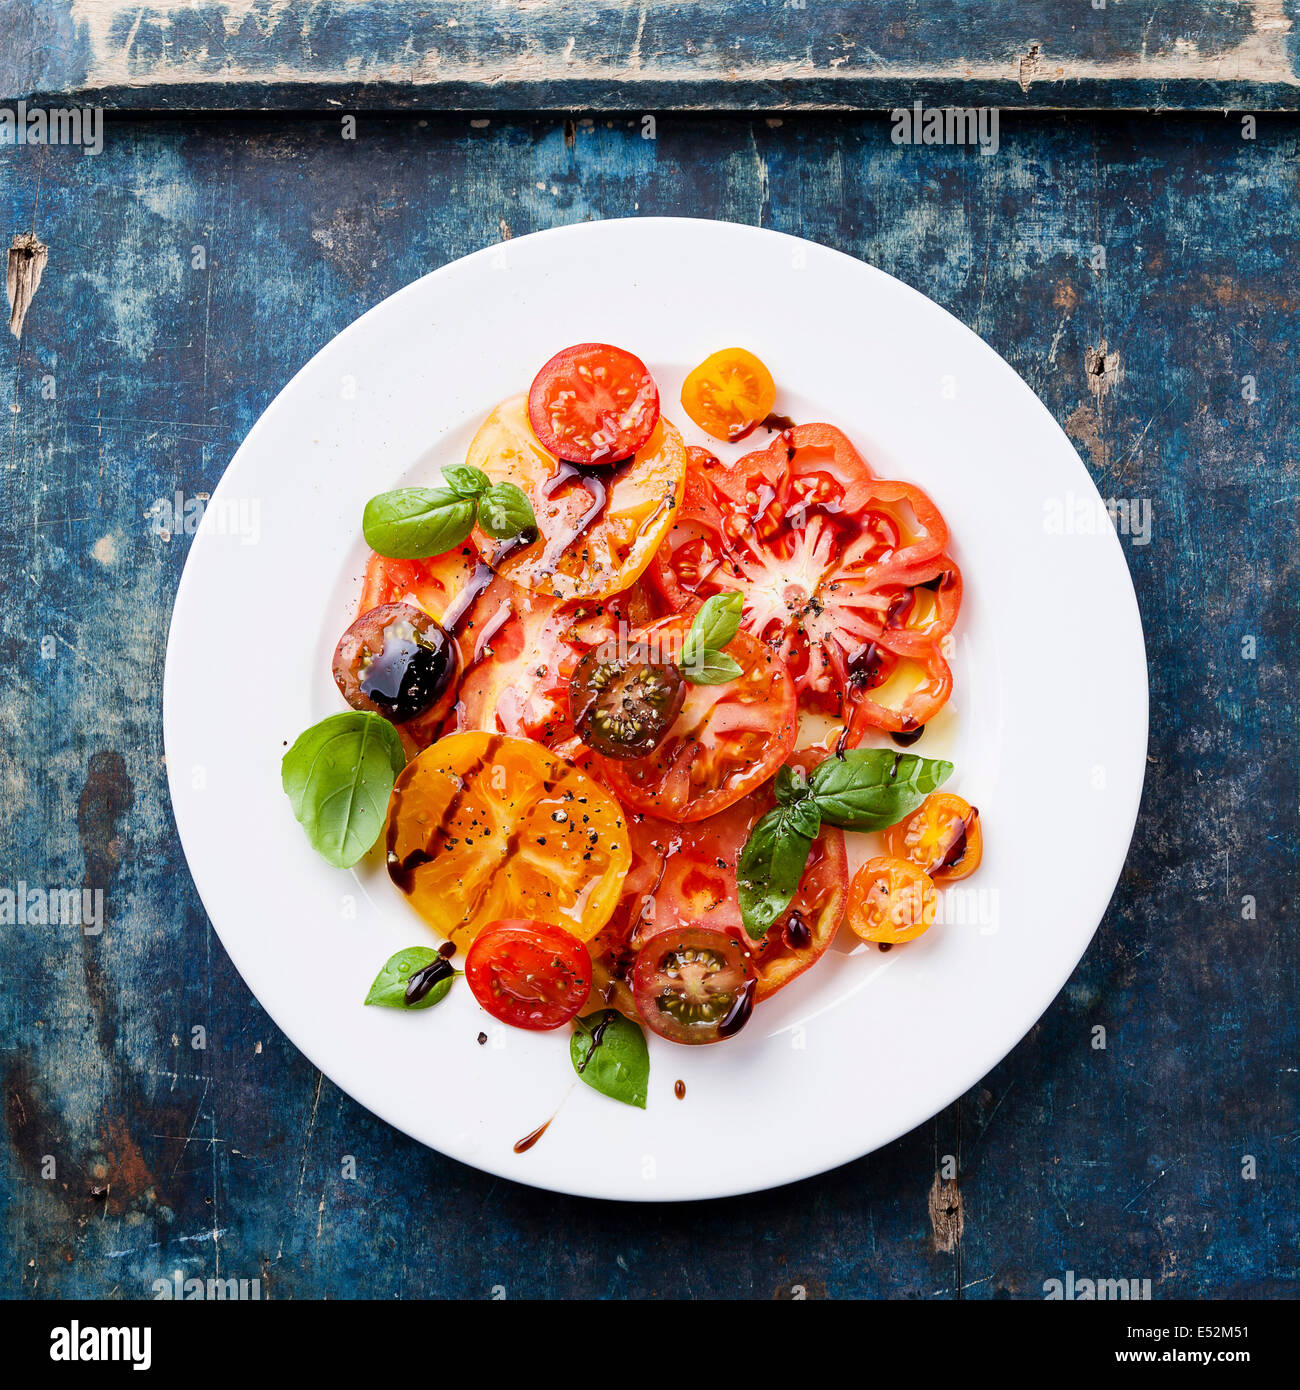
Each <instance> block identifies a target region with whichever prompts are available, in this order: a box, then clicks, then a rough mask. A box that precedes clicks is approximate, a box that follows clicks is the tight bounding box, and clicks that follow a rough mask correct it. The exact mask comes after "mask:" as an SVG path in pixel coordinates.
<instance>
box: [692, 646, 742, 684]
mask: <svg viewBox="0 0 1300 1390" xmlns="http://www.w3.org/2000/svg"><path fill="white" fill-rule="evenodd" d="M744 674H745V668H744V667H743V666H742V665H741V664H740V662H738V661H737V660H736V658H735V657H734V656H728V655H727V654H726V652H715V651H705V652H699V653H698V654H697V656H696V659H695V661H694V662H693V663H691V664H690V665H689V666H683V667H682V675H683V676H684V677H685V678H686V680H688V681H689V682H690V683H691V684H692V685H726V684H727V682H728V681H734V680H735V679H736V678H737V677H738V676H743V675H744Z"/></svg>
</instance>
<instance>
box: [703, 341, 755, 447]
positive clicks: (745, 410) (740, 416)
mask: <svg viewBox="0 0 1300 1390" xmlns="http://www.w3.org/2000/svg"><path fill="white" fill-rule="evenodd" d="M775 404H776V383H775V382H774V381H773V380H772V373H771V372H769V371H768V369H767V368H766V367H765V366H764V365H763V364H762V363H761V362H760V361H759V360H758V358H757V357H755V356H754V354H753V353H752V352H746V351H745V349H744V348H723V349H722V351H721V352H715V353H714V354H713V356H712V357H706V358H705V359H704V361H703V362H701V363H700V365H699V366H698V367H696V369H695V370H694V371H693V372H692V373H691V374H690V376H688V377H687V378H686V381H685V382H684V383H683V385H682V409H683V410H684V411H685V412H686V413H687V414H688V415H689V416H690V417H691V419H692V420H694V421H695V423H696V424H697V425H698V426H699V427H700V428H701V429H702V430H703V431H704V432H705V433H706V434H711V435H712V436H713V437H714V439H726V440H737V439H741V438H743V437H744V436H745V435H747V434H748V433H749V432H750V430H752V429H753V428H754V426H755V425H757V424H761V423H762V421H764V420H766V419H767V417H768V416H769V415H770V414H771V413H772V407H773V406H774V405H775Z"/></svg>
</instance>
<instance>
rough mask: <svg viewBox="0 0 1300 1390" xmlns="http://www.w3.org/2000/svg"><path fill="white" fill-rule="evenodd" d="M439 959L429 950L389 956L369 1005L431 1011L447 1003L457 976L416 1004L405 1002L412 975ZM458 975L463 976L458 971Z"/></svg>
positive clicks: (414, 948)
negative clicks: (441, 1000)
mask: <svg viewBox="0 0 1300 1390" xmlns="http://www.w3.org/2000/svg"><path fill="white" fill-rule="evenodd" d="M437 959H438V952H437V951H435V950H433V949H432V948H430V947H428V946H408V947H407V948H406V950H404V951H398V952H397V954H396V955H394V956H389V958H388V961H387V963H386V964H385V965H384V968H383V969H382V970H381V971H380V972H379V974H378V975H376V976H375V982H374V984H372V985H371V986H370V993H369V994H367V995H366V1003H367V1004H379V1005H382V1007H384V1008H386V1009H431V1008H432V1007H433V1006H434V1005H435V1004H436V1003H438V1001H439V1000H440V999H445V998H446V995H447V991H448V990H449V989H450V988H451V986H452V983H453V982H454V980H455V978H456V976H455V975H448V976H447V978H446V979H445V980H439V981H438V983H437V984H436V985H434V987H433V988H432V989H431V990H430V991H429V992H428V994H426V995H425V996H424V998H423V999H421V1000H419V1001H417V1002H416V1003H414V1004H408V1003H407V1002H406V984H407V981H408V980H409V979H410V978H411V976H412V975H414V974H416V973H417V972H418V971H420V970H423V969H424V968H425V966H426V965H432V964H433V963H434V961H436V960H437ZM456 973H457V974H459V973H460V972H459V971H457V972H456Z"/></svg>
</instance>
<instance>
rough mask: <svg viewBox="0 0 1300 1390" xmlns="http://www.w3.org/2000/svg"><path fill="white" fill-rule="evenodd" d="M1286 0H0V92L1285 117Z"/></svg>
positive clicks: (213, 99)
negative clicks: (1064, 109) (422, 1)
mask: <svg viewBox="0 0 1300 1390" xmlns="http://www.w3.org/2000/svg"><path fill="white" fill-rule="evenodd" d="M1296 10H1297V0H1149V3H1145V4H1140V3H1137V0H1015V3H990V0H894V2H893V3H890V4H877V3H864V0H581V3H579V2H578V0H491V2H490V0H439V3H437V4H433V5H412V4H409V3H406V0H352V3H348V4H345V5H339V4H336V3H332V0H200V2H199V3H193V4H176V3H172V2H171V0H154V3H152V4H151V3H148V2H147V0H146V3H143V4H140V3H135V0H0V95H3V96H6V97H20V96H33V95H35V96H41V95H45V94H50V93H54V94H63V95H67V94H73V95H76V96H80V97H84V98H86V99H95V100H102V101H104V102H105V103H107V104H110V105H118V106H127V107H135V108H149V109H158V108H161V107H170V108H173V109H190V110H202V109H210V108H228V109H232V110H244V109H255V108H263V109H265V108H274V107H287V108H290V109H304V108H310V107H312V106H318V107H321V108H328V107H329V106H331V105H335V104H338V103H344V104H346V105H351V106H360V107H369V108H371V109H394V108H402V107H436V108H439V109H443V110H446V109H450V108H458V109H493V108H494V109H497V110H511V109H530V110H535V109H538V108H549V109H562V108H565V107H576V106H587V107H590V108H593V109H596V108H599V109H604V110H610V109H623V110H647V109H651V110H652V109H655V108H656V107H674V108H681V107H703V108H721V107H728V108H747V109H772V108H774V107H777V106H806V107H814V108H821V107H827V106H837V107H861V108H881V107H892V106H899V105H908V104H910V103H911V102H912V101H913V100H914V99H921V100H924V101H926V102H927V103H932V104H937V103H939V102H943V101H954V100H955V101H957V102H958V104H965V105H971V104H977V103H978V104H985V103H992V104H997V105H1002V106H1037V107H1059V106H1073V107H1090V106H1105V107H1109V108H1114V107H1118V106H1129V107H1140V108H1152V107H1181V108H1196V109H1202V110H1213V109H1217V108H1222V107H1225V106H1242V107H1246V108H1254V109H1278V108H1287V109H1295V107H1296V105H1297V101H1298V99H1300V80H1298V73H1300V70H1298V69H1297V46H1296V32H1295V19H1296Z"/></svg>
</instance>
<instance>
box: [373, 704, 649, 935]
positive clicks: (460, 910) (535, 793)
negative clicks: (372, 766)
mask: <svg viewBox="0 0 1300 1390" xmlns="http://www.w3.org/2000/svg"><path fill="white" fill-rule="evenodd" d="M387 845H388V872H389V875H390V876H391V878H392V880H393V882H394V883H396V884H397V886H398V887H399V888H400V889H401V890H402V891H403V892H404V893H405V894H406V895H407V896H408V897H409V898H410V900H411V903H412V905H413V906H414V907H415V909H416V911H417V912H419V914H420V915H421V916H422V917H423V918H424V919H425V921H427V922H428V923H429V925H430V926H432V927H433V928H434V929H435V930H436V931H437V932H439V933H440V934H441V935H443V936H445V937H448V938H450V940H452V941H454V942H455V943H456V945H457V946H458V947H459V948H460V949H461V950H465V949H466V948H467V947H468V946H469V943H470V942H471V941H473V940H474V938H475V937H476V936H477V935H478V933H479V932H480V930H482V928H483V927H485V926H486V925H487V924H488V923H489V922H493V921H497V920H499V919H504V918H511V917H531V918H533V919H534V920H535V921H538V922H549V923H551V924H552V925H553V926H558V927H563V928H564V929H565V930H566V931H569V932H572V933H573V935H574V936H576V937H577V938H578V939H579V940H581V941H589V940H590V939H591V938H592V937H593V936H595V934H596V933H597V932H598V931H599V930H600V929H601V927H603V926H604V925H605V923H606V921H608V919H609V917H610V914H611V913H612V912H613V911H614V908H615V906H616V905H617V903H618V899H619V893H620V891H621V890H622V886H623V879H624V877H625V875H626V874H627V870H628V865H629V864H630V863H631V862H632V852H631V849H630V847H629V844H628V834H627V825H626V823H625V822H624V820H623V813H622V810H621V809H620V808H619V804H618V802H617V801H615V800H614V798H613V797H612V796H610V794H609V793H608V792H607V791H606V790H605V789H604V788H603V787H601V786H600V785H599V784H598V783H596V782H594V781H592V779H591V778H590V777H588V776H587V775H586V773H583V772H579V771H578V769H577V768H576V767H573V766H572V765H571V764H569V763H566V762H565V761H564V760H563V759H562V758H557V757H555V756H554V755H553V754H551V753H548V752H547V751H546V749H544V748H543V747H541V745H540V744H536V743H533V742H532V741H531V740H530V739H525V738H508V737H506V736H505V735H502V734H490V733H483V732H477V731H475V732H470V733H462V734H451V735H449V736H448V737H447V738H444V739H439V741H438V742H437V743H435V744H433V745H432V746H431V747H429V748H426V749H425V750H424V752H423V753H421V754H420V756H419V757H418V758H416V759H415V761H414V762H412V763H409V764H408V765H407V767H406V768H405V770H404V771H403V772H402V774H401V776H400V777H399V778H398V779H397V785H396V786H395V787H394V788H393V794H392V797H391V799H390V800H389V803H388V837H387Z"/></svg>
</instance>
